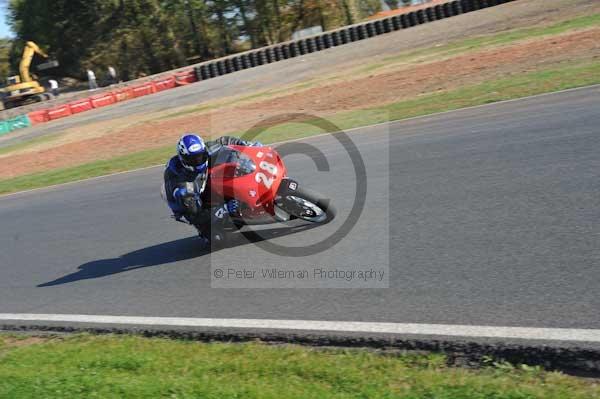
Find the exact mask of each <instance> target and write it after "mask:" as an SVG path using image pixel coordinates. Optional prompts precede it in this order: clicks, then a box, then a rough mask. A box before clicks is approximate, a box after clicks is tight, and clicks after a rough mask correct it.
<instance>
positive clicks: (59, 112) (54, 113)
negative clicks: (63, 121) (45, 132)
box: [48, 104, 71, 121]
mask: <svg viewBox="0 0 600 399" xmlns="http://www.w3.org/2000/svg"><path fill="white" fill-rule="evenodd" d="M69 115H71V108H69V105H68V104H63V105H59V106H58V107H54V108H50V109H49V110H48V118H49V119H50V120H51V121H53V120H55V119H59V118H64V117H65V116H69Z"/></svg>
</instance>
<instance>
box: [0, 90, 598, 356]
mask: <svg viewBox="0 0 600 399" xmlns="http://www.w3.org/2000/svg"><path fill="white" fill-rule="evenodd" d="M599 109H600V87H598V86H595V87H589V88H583V89H576V90H569V91H566V92H562V93H554V94H549V95H543V96H536V97H531V98H526V99H521V100H516V101H509V102H504V103H499V104H493V105H487V106H482V107H475V108H470V109H464V110H459V111H453V112H448V113H443V114H438V115H432V116H427V117H421V118H415V119H410V120H406V121H399V122H392V123H387V124H381V125H377V126H372V127H365V128H360V129H355V130H353V131H350V132H348V133H347V134H348V137H349V138H350V139H351V141H352V142H353V143H354V144H355V146H356V148H357V149H358V154H356V153H353V152H347V151H346V150H345V149H344V148H343V147H342V146H341V145H340V143H339V142H338V141H337V140H336V139H335V136H331V135H322V136H318V137H313V138H308V139H304V140H302V142H303V143H307V144H310V145H311V146H314V147H315V148H318V149H319V150H320V151H321V152H322V153H323V154H324V155H325V157H326V159H327V161H328V163H329V166H330V168H329V169H330V170H329V171H328V172H322V171H318V170H317V168H316V166H315V165H314V163H313V162H312V161H311V160H310V159H309V158H307V157H306V156H297V155H292V156H289V157H288V158H286V164H287V167H288V172H289V175H290V176H292V177H294V178H296V179H297V180H298V181H299V182H300V184H302V185H304V186H306V187H309V188H312V189H315V190H317V191H319V192H321V193H323V194H325V195H326V196H328V197H329V198H331V199H332V200H333V202H334V204H335V205H336V207H337V208H338V213H339V214H338V217H337V218H336V219H335V220H334V221H333V222H332V223H330V224H328V225H326V226H319V227H317V228H308V227H307V226H303V225H301V224H294V225H292V226H286V225H279V224H275V225H270V226H265V227H263V228H261V231H260V234H259V235H260V237H261V238H260V239H257V240H256V242H249V241H248V240H247V239H245V238H243V237H234V238H233V239H232V245H231V246H230V247H229V248H226V249H222V250H219V251H214V252H212V253H211V252H210V251H208V250H206V249H203V248H201V247H200V246H199V245H198V241H197V239H196V238H195V237H194V231H193V230H192V229H191V228H190V227H189V226H185V225H183V224H178V223H175V222H173V221H172V220H171V219H170V218H169V212H168V211H167V209H166V205H165V204H164V203H163V201H162V200H161V198H160V194H159V189H160V184H161V179H162V168H161V167H156V168H148V169H144V170H139V171H133V172H130V173H123V174H118V175H114V176H107V177H104V178H99V179H92V180H88V181H83V182H79V183H74V184H68V185H63V186H57V187H51V188H47V189H41V190H35V191H31V192H24V193H17V194H13V195H8V196H4V197H0V220H1V221H2V228H1V229H0V241H1V242H2V243H3V245H2V251H1V252H0V325H2V324H16V325H28V324H31V325H34V324H36V323H37V324H39V323H50V324H52V325H72V324H81V323H83V324H86V323H88V324H90V325H92V324H93V325H103V324H104V325H123V326H136V325H152V326H159V327H160V326H171V327H173V326H179V327H182V326H183V327H189V328H195V329H199V330H202V329H205V328H225V329H226V328H234V329H257V330H282V329H283V330H294V331H296V333H302V331H307V332H310V331H312V332H315V331H334V332H337V333H349V334H350V333H351V334H357V333H358V334H361V333H374V334H387V335H394V336H404V335H406V336H419V335H426V336H438V337H467V338H477V337H478V338H493V339H525V340H533V341H547V340H550V341H559V342H564V344H565V345H566V344H569V343H573V342H575V343H581V344H585V345H590V346H593V347H599V346H600V312H599V310H600V296H599V295H598V287H600V268H599V264H600V245H599V244H600V223H599V222H600V212H599V210H600V181H599V179H598V171H599V170H600V156H599V155H598V154H599V153H600V112H598V110H599ZM357 156H360V157H361V158H362V159H363V160H364V164H365V168H366V179H365V181H358V182H357V180H356V178H355V173H354V169H353V167H352V162H351V160H352V159H353V158H355V157H357ZM357 184H366V185H367V198H366V203H365V208H364V210H363V212H362V213H361V215H360V217H359V218H358V221H357V223H356V225H355V226H354V228H353V229H352V230H351V231H350V233H349V234H347V235H346V236H345V237H344V238H343V239H342V240H341V241H340V242H339V243H337V244H336V245H334V246H333V247H331V248H329V249H327V250H326V251H324V252H321V253H319V254H314V255H309V256H305V257H286V256H283V255H275V254H272V253H270V252H268V251H265V250H264V249H262V248H261V247H260V246H259V245H258V244H260V242H261V241H262V240H266V241H268V242H274V243H277V244H280V245H287V246H302V245H310V244H314V243H315V242H319V241H320V240H322V239H324V238H325V237H326V236H328V235H330V234H331V233H333V232H334V231H335V230H336V229H337V228H339V227H340V226H341V225H342V224H343V223H344V220H345V219H346V217H347V216H348V215H349V212H350V208H351V207H352V205H353V200H354V195H355V192H356V189H357V187H356V186H357ZM352 265H356V266H361V267H367V266H370V267H374V268H377V267H379V268H381V270H382V271H384V272H385V277H384V279H383V281H382V282H381V284H379V285H377V284H374V285H373V286H372V287H370V288H369V287H366V286H360V284H359V285H358V286H351V284H347V283H345V282H344V281H341V282H335V284H333V286H335V288H328V287H327V286H326V284H325V285H324V286H322V287H320V288H314V287H313V288H306V287H309V286H314V285H315V284H316V283H314V282H313V284H312V285H311V284H308V285H306V284H305V285H303V284H304V283H303V282H298V281H287V282H281V281H278V282H276V284H275V285H276V287H271V288H255V287H254V286H253V285H252V284H253V283H252V282H239V281H237V282H236V284H237V285H235V284H234V285H235V286H231V287H229V288H215V287H217V286H218V287H221V286H220V285H219V282H218V281H215V270H217V269H222V270H227V269H228V268H231V267H234V268H239V269H243V268H244V267H260V266H265V267H268V268H289V269H299V268H307V267H310V268H311V269H312V268H314V267H323V268H328V269H332V270H333V269H339V270H342V269H344V268H347V267H349V266H352ZM246 283H247V284H246ZM244 284H246V285H245V286H244ZM319 284H320V283H319ZM344 284H347V285H344ZM317 285H318V284H317ZM342 287H345V288H342Z"/></svg>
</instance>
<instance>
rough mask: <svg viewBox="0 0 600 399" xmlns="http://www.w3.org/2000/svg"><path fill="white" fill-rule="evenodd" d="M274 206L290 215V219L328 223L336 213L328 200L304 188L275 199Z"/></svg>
mask: <svg viewBox="0 0 600 399" xmlns="http://www.w3.org/2000/svg"><path fill="white" fill-rule="evenodd" d="M275 206H276V207H278V208H279V209H281V210H282V211H284V212H286V213H287V214H289V215H290V216H292V217H291V218H290V219H302V220H306V221H307V222H311V223H321V224H325V223H329V222H331V221H332V220H333V219H334V218H335V215H336V209H335V207H334V206H333V205H332V204H331V201H330V200H328V199H325V198H323V195H321V194H319V193H316V192H314V191H311V190H308V189H305V188H298V189H297V190H296V191H294V192H289V193H287V194H286V195H284V196H283V197H281V198H280V199H279V200H278V201H276V204H275Z"/></svg>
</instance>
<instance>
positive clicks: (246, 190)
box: [209, 145, 287, 217]
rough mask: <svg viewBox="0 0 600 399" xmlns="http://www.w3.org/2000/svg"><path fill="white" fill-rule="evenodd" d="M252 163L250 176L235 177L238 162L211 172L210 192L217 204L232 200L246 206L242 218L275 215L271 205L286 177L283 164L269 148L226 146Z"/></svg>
mask: <svg viewBox="0 0 600 399" xmlns="http://www.w3.org/2000/svg"><path fill="white" fill-rule="evenodd" d="M229 147H230V148H232V149H234V150H237V151H239V152H240V153H242V154H244V155H245V156H246V157H247V158H249V159H250V160H252V161H253V162H254V164H255V166H256V168H255V169H254V171H253V172H252V173H248V174H245V175H242V176H237V177H236V168H237V167H238V163H237V162H231V163H221V164H218V165H216V166H214V167H213V168H211V169H210V171H209V174H210V182H209V183H210V187H211V188H210V190H211V194H212V195H213V196H215V195H216V196H217V199H218V200H223V199H231V198H235V199H237V200H239V201H240V202H242V203H244V204H246V206H247V208H246V213H245V217H253V216H256V217H258V216H261V215H264V214H265V213H268V214H270V215H273V214H274V209H273V201H274V199H275V194H276V193H277V190H278V189H279V186H280V184H281V181H282V179H283V178H285V177H286V176H287V170H286V167H285V164H284V163H283V160H282V159H281V157H280V156H279V154H278V153H277V151H275V150H274V149H273V148H271V147H246V146H233V145H232V146H229Z"/></svg>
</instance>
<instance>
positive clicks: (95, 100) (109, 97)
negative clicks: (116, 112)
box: [90, 93, 117, 108]
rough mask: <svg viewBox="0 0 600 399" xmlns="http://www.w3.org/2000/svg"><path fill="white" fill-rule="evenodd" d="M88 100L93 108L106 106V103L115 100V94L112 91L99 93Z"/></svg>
mask: <svg viewBox="0 0 600 399" xmlns="http://www.w3.org/2000/svg"><path fill="white" fill-rule="evenodd" d="M90 100H91V102H92V106H93V107H94V108H100V107H106V106H107V105H111V104H114V103H116V102H117V100H116V99H115V96H114V95H113V94H112V93H104V94H99V95H97V96H94V97H92V98H91V99H90Z"/></svg>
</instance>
